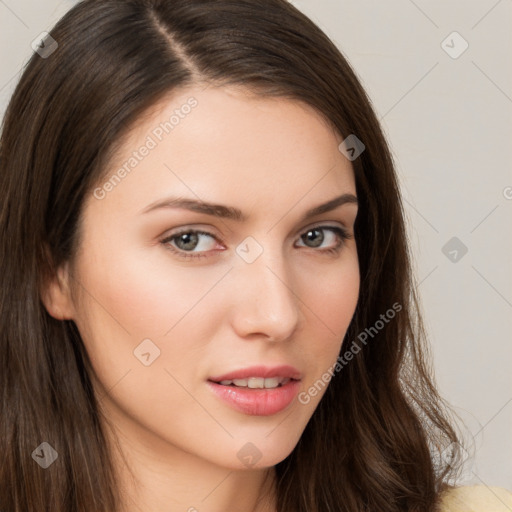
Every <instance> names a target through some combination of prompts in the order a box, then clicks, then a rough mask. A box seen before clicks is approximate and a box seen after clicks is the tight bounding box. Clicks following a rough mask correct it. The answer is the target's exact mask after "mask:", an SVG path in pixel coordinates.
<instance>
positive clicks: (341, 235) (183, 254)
mask: <svg viewBox="0 0 512 512" xmlns="http://www.w3.org/2000/svg"><path fill="white" fill-rule="evenodd" d="M315 229H318V230H320V231H322V230H325V231H332V232H333V233H335V234H336V235H337V236H338V239H339V242H338V244H337V245H336V246H335V247H329V248H328V249H318V250H317V252H320V253H323V254H329V255H336V254H338V253H339V252H340V251H341V249H342V248H343V247H344V245H345V242H346V241H347V240H350V239H352V238H354V236H353V235H351V234H350V233H349V232H348V231H347V230H346V229H345V228H342V227H339V226H314V227H312V228H309V229H307V230H306V231H304V232H303V234H302V235H301V237H302V236H303V235H305V234H306V233H308V232H309V231H312V230H315ZM192 233H193V234H197V235H206V236H209V237H211V238H213V239H215V240H216V241H217V242H219V240H218V238H217V237H216V236H214V235H212V234H211V233H208V232H207V231H201V230H197V229H185V230H183V231H180V232H178V233H174V234H172V235H171V236H168V237H166V238H164V239H163V240H161V241H160V243H161V244H163V245H164V246H165V247H166V249H168V250H169V251H171V252H172V253H174V254H176V255H177V256H178V257H180V258H183V259H185V260H192V259H199V258H207V257H208V255H207V254H205V252H206V251H203V252H197V253H194V252H188V251H183V250H181V249H178V248H176V247H173V246H172V245H171V244H170V243H169V242H171V241H172V240H174V239H176V238H178V237H180V236H181V235H184V234H192ZM299 238H300V237H299ZM309 249H313V250H315V249H314V248H313V247H309Z"/></svg>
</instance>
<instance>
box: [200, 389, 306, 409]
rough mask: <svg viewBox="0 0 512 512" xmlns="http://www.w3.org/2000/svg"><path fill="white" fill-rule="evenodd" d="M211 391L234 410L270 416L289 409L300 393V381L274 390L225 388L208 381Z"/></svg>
mask: <svg viewBox="0 0 512 512" xmlns="http://www.w3.org/2000/svg"><path fill="white" fill-rule="evenodd" d="M208 384H209V385H210V388H211V390H212V391H213V392H214V393H215V394H216V395H217V396H218V397H219V398H221V399H222V400H224V401H225V402H226V403H227V404H228V405H230V406H231V407H233V408H234V409H236V410H238V411H240V412H243V413H244V414H249V415H251V416H270V415H272V414H277V413H278V412H281V411H282V410H284V409H286V407H288V406H289V405H290V404H291V403H292V401H293V399H294V398H295V397H296V396H297V392H298V391H299V386H300V381H298V380H290V381H288V382H287V383H286V384H284V385H283V386H281V387H278V388H274V389H250V388H242V387H235V386H223V385H222V384H217V383H216V382H212V381H208Z"/></svg>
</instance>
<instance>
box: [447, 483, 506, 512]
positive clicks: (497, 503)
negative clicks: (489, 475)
mask: <svg viewBox="0 0 512 512" xmlns="http://www.w3.org/2000/svg"><path fill="white" fill-rule="evenodd" d="M439 512H512V492H510V491H508V490H507V489H503V488H501V487H487V486H485V485H471V486H462V487H455V488H453V489H449V490H447V491H445V493H444V495H443V498H442V500H441V506H440V508H439Z"/></svg>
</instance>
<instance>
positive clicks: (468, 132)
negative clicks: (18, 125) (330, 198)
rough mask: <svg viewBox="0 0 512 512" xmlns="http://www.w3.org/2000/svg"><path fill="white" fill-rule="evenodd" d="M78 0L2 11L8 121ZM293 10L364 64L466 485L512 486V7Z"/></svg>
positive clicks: (304, 2)
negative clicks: (21, 81) (51, 36)
mask: <svg viewBox="0 0 512 512" xmlns="http://www.w3.org/2000/svg"><path fill="white" fill-rule="evenodd" d="M74 3H75V2H72V1H69V0H63V1H61V2H58V1H55V0H45V1H44V2H41V1H36V0H21V1H20V0H18V1H16V2H15V1H14V0H1V1H0V48H1V50H0V52H1V53H0V55H1V64H2V66H1V69H0V117H1V116H3V113H4V111H5V108H6V106H7V102H8V100H9V97H10V95H11V94H12V92H13V90H14V87H15V85H16V82H17V80H18V78H19V74H20V70H21V69H22V67H23V65H24V64H25V62H26V61H27V60H28V58H29V57H30V55H31V53H32V49H31V42H32V41H33V40H35V39H36V38H38V36H39V34H40V33H41V32H43V31H49V29H50V28H51V27H52V25H53V24H54V22H55V21H56V20H57V19H58V18H59V17H60V16H62V15H63V14H64V13H65V12H66V10H67V9H69V8H70V7H71V6H72V5H74ZM292 3H294V4H295V5H296V6H297V7H298V8H300V9H301V10H302V11H303V12H305V13H306V14H307V15H308V16H310V17H311V18H312V19H313V20H314V21H315V22H317V23H318V24H319V25H320V27H321V28H323V29H324V31H326V32H327V34H328V35H329V36H330V37H331V38H332V39H333V40H334V41H335V42H336V43H337V45H338V47H339V48H340V49H341V50H342V52H343V53H344V54H345V55H346V57H347V58H348V60H349V61H350V63H351V64H352V65H353V67H354V69H355V71H356V73H357V74H358V76H359V77H360V79H361V81H362V83H363V85H364V86H365V88H366V90H367V91H368V93H369V95H370V97H371V99H372V101H373V104H374V107H375V110H376V112H377V114H378V116H379V117H380V118H381V122H382V125H383V128H384V130H385V132H386V134H387V137H388V140H389V143H390V146H391V148H392V151H393V155H394V158H395V162H396V166H397V171H398V173H399V178H400V183H401V188H402V194H403V198H404V204H405V209H406V213H407V217H408V229H409V234H410V239H411V245H412V250H413V254H414V260H415V268H416V278H417V283H418V289H419V292H420V296H421V299H422V306H423V314H424V318H425V321H426V325H427V328H428V331H429V334H430V340H431V343H432V353H433V361H434V368H435V373H436V376H437V381H438V385H439V388H440V391H441V393H442V394H443V396H444V397H446V398H447V399H448V401H449V402H450V403H451V404H452V405H453V406H454V407H455V410H456V411H457V412H458V414H460V416H461V417H462V419H463V420H464V421H465V422H466V425H467V427H468V429H469V439H470V441H472V442H473V443H474V447H475V450H476V452H475V455H474V458H473V459H470V461H469V463H468V466H467V470H466V472H465V474H464V479H463V483H475V484H485V485H499V486H503V487H507V488H509V489H512V437H511V434H510V432H511V431H512V371H511V367H512V343H511V341H512V272H511V261H512V242H511V233H512V229H511V228H512V215H511V213H512V172H511V169H512V165H511V164H512V158H511V155H512V151H511V146H512V144H511V143H512V140H511V138H510V136H511V127H512V66H511V63H512V58H511V57H512V55H511V54H512V52H511V49H512V2H510V1H502V0H498V1H496V0H485V1H484V0H479V1H469V0H460V1H441V0H431V1H426V0H416V1H413V0H386V1H384V2H379V1H377V0H295V1H293V2H292ZM454 31H456V32H457V33H458V34H459V35H457V34H455V35H453V34H452V33H453V32H454ZM443 41H444V43H443ZM466 44H467V45H468V47H467V49H466V50H465V51H464V52H463V53H461V51H462V50H463V49H464V47H465V46H466ZM454 237H456V239H455V240H452V239H453V238H454ZM450 240H451V242H450V244H449V245H448V246H446V247H445V244H447V243H448V242H449V241H450ZM464 246H465V247H466V249H467V252H466V253H465V254H464V255H462V253H463V252H464V250H465V249H464ZM454 251H456V252H454ZM450 258H451V259H450Z"/></svg>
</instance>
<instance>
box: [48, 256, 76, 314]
mask: <svg viewBox="0 0 512 512" xmlns="http://www.w3.org/2000/svg"><path fill="white" fill-rule="evenodd" d="M41 300H42V302H43V304H44V307H45V308H46V311H48V313H49V314H50V315H51V316H52V317H53V318H56V319H57V320H70V319H72V318H73V315H74V307H73V301H72V298H71V292H70V275H69V267H68V264H67V263H65V264H64V265H63V266H62V267H59V268H58V269H57V271H56V273H55V274H54V276H53V277H51V278H50V279H48V280H47V282H46V284H45V286H44V289H43V290H42V292H41Z"/></svg>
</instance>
